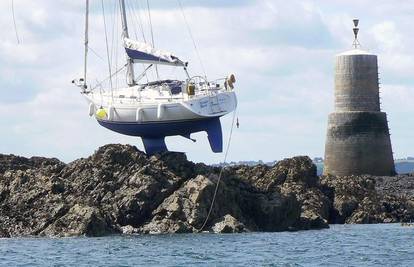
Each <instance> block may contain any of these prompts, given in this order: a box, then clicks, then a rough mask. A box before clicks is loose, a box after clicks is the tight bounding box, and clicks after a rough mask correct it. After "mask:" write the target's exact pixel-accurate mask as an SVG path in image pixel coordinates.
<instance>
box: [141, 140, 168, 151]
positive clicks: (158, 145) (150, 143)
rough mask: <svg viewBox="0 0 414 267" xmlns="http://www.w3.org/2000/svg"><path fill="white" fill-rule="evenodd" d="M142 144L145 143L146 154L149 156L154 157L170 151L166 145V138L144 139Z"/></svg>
mask: <svg viewBox="0 0 414 267" xmlns="http://www.w3.org/2000/svg"><path fill="white" fill-rule="evenodd" d="M142 143H144V148H145V152H146V153H147V154H148V155H154V154H156V153H162V152H166V151H168V148H167V145H166V144H165V139H164V137H161V138H146V137H142Z"/></svg>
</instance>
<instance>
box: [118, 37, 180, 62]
mask: <svg viewBox="0 0 414 267" xmlns="http://www.w3.org/2000/svg"><path fill="white" fill-rule="evenodd" d="M124 46H125V50H126V53H127V55H128V56H129V57H130V58H132V59H133V60H134V62H136V63H148V64H164V65H172V66H185V65H186V63H185V62H183V61H181V60H180V59H179V58H177V57H176V56H174V55H173V54H171V53H170V52H167V51H163V50H158V49H155V48H153V47H152V46H151V45H149V44H146V43H141V42H138V41H135V40H132V39H129V38H124Z"/></svg>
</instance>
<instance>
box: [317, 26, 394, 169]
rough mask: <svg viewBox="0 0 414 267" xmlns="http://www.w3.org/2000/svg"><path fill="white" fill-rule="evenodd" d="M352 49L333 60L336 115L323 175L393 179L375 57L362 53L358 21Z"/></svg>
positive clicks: (331, 117) (330, 122) (330, 128)
mask: <svg viewBox="0 0 414 267" xmlns="http://www.w3.org/2000/svg"><path fill="white" fill-rule="evenodd" d="M354 25H355V27H354V29H353V30H354V35H355V39H354V43H353V49H352V50H350V51H346V52H344V53H341V54H339V55H337V56H336V60H335V111H334V112H333V113H331V114H330V115H329V118H328V132H327V139H326V144H325V167H324V174H332V175H337V176H345V175H359V174H371V175H393V174H395V168H394V159H393V153H392V147H391V140H390V134H389V129H388V122H387V115H386V114H385V112H381V107H380V101H379V86H378V84H379V82H378V63H377V56H376V55H373V54H370V53H368V52H365V51H363V50H361V49H360V48H359V47H360V44H359V42H358V38H357V37H358V30H359V29H358V28H357V27H358V20H357V19H355V20H354Z"/></svg>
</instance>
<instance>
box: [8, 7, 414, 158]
mask: <svg viewBox="0 0 414 267" xmlns="http://www.w3.org/2000/svg"><path fill="white" fill-rule="evenodd" d="M90 2H91V4H92V7H91V16H90V21H91V22H90V24H91V25H90V46H91V48H92V49H93V51H94V52H90V57H89V64H88V75H89V77H90V81H91V82H92V83H95V84H96V83H97V81H99V80H102V79H104V78H106V77H107V76H108V66H107V60H105V59H106V57H107V54H106V45H105V28H104V26H103V16H102V14H103V13H102V5H101V1H100V0H90ZM11 3H12V1H11V0H4V1H1V2H0V25H1V26H2V34H1V35H0V121H1V124H0V153H3V154H17V155H22V156H35V155H38V156H46V157H57V158H59V159H61V160H63V161H65V162H70V161H72V160H75V159H77V158H80V157H87V156H89V155H90V154H92V153H93V152H94V151H95V150H96V149H97V148H98V147H99V146H102V145H105V144H108V143H122V144H131V145H136V146H137V147H138V148H139V149H141V150H142V149H143V146H142V142H141V140H140V139H139V138H136V137H128V136H122V135H119V134H117V133H113V132H111V131H109V130H107V129H105V128H102V127H100V126H99V125H98V124H97V122H96V121H95V120H94V119H93V118H91V117H89V116H88V105H87V103H86V101H85V100H84V99H83V97H82V95H81V94H80V92H79V88H77V87H75V86H73V85H72V84H71V81H72V80H73V79H74V78H79V77H82V70H83V34H84V9H85V7H84V4H85V1H81V0H73V1H67V0H37V1H31V0H14V9H15V21H16V28H17V36H18V38H17V36H16V32H15V30H14V26H13V14H12V5H11ZM103 3H104V9H105V19H106V25H107V32H108V39H109V42H108V43H109V45H110V48H109V49H110V58H111V59H112V60H111V62H112V66H111V67H112V68H113V69H114V70H115V69H116V67H117V66H121V65H122V64H124V63H123V62H124V60H125V58H124V55H123V54H122V53H121V52H122V51H121V47H120V32H119V29H118V28H119V20H118V18H119V17H118V12H116V10H117V9H116V6H115V5H114V3H115V1H112V0H103ZM181 3H182V6H183V10H184V15H185V18H186V21H187V23H188V25H189V28H190V30H191V33H192V35H193V37H194V41H195V43H196V47H197V50H198V53H197V51H196V49H195V48H194V45H193V43H192V40H191V34H190V33H189V30H188V28H187V26H186V23H185V20H184V18H183V13H182V12H181V9H180V7H179V4H178V1H177V0H169V1H165V0H163V1H161V0H150V1H149V4H150V7H151V9H150V10H151V21H152V26H153V33H154V44H155V46H156V47H157V48H161V49H164V50H168V51H173V52H174V53H175V54H176V55H177V56H179V57H180V58H183V59H186V60H188V61H189V62H190V67H189V71H190V73H191V74H192V75H197V74H203V72H204V71H205V72H206V74H207V76H208V77H209V78H210V79H217V78H223V77H226V76H227V75H229V74H231V73H234V74H235V76H236V80H237V81H236V92H237V96H238V109H237V111H236V112H237V117H238V119H239V122H240V128H235V129H234V132H233V135H232V139H231V145H230V150H229V154H228V161H241V160H263V161H273V160H280V159H283V158H287V157H292V156H296V155H308V156H310V157H320V156H321V157H323V155H324V144H325V135H326V129H327V119H328V114H329V113H330V112H332V111H333V110H334V99H333V95H334V90H333V86H334V85H333V83H334V81H333V71H334V69H333V64H334V59H335V55H336V54H338V53H340V52H343V51H345V50H349V49H350V48H351V44H352V41H353V34H352V27H353V24H352V19H353V18H355V17H357V18H359V19H360V25H359V26H360V34H359V40H360V43H361V45H362V49H364V50H367V51H369V52H372V53H375V54H377V55H378V60H379V72H380V79H381V89H380V92H381V97H382V100H381V101H382V110H384V111H385V112H387V114H388V120H389V127H390V131H391V142H392V145H393V151H394V157H395V158H402V157H407V156H410V155H411V156H412V155H414V140H413V138H412V137H413V132H414V116H413V114H414V104H413V103H414V77H413V72H414V54H413V52H412V51H413V50H412V48H413V47H414V35H413V34H412V21H413V19H414V2H413V1H412V0H407V1H404V0H400V1H384V0H382V1H381V0H379V1H367V0H347V1H340V0H329V1H328V0H326V1H325V0H320V1H311V0H290V1H281V0H274V1H270V0H257V1H252V0H243V1H230V0H220V1H219V0H214V1H199V0H181ZM127 7H128V11H129V13H128V16H129V18H130V20H129V24H130V25H129V26H130V32H131V36H132V37H133V38H138V39H144V37H145V38H146V39H148V40H150V31H149V29H150V27H149V20H148V12H147V9H146V1H145V0H127ZM140 22H141V23H140ZM141 26H142V28H143V31H141ZM198 55H199V56H198ZM200 62H201V63H200ZM203 69H204V70H203ZM161 73H162V77H164V78H169V77H173V78H176V77H181V75H182V73H181V70H177V69H176V68H174V69H173V70H171V69H162V70H161ZM116 84H119V85H123V84H124V78H123V77H120V78H118V79H117V80H116ZM231 118H232V115H231V114H230V115H227V116H225V117H223V118H222V119H221V122H222V127H223V134H224V143H225V144H227V142H228V140H229V132H230V128H231ZM192 137H193V138H195V139H197V142H196V143H192V142H191V141H190V140H187V139H184V138H182V137H170V138H167V139H166V142H167V146H168V147H169V149H170V150H172V151H184V152H186V154H187V157H188V158H189V159H190V160H192V161H195V162H205V163H217V162H221V161H223V158H224V153H219V154H214V153H213V152H211V150H210V148H209V145H208V141H207V137H206V133H197V134H193V135H192Z"/></svg>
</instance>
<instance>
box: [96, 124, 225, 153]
mask: <svg viewBox="0 0 414 267" xmlns="http://www.w3.org/2000/svg"><path fill="white" fill-rule="evenodd" d="M98 123H99V124H100V125H102V126H103V127H105V128H108V129H110V130H112V131H115V132H117V133H121V134H125V135H130V136H139V137H141V138H142V141H143V143H144V148H145V151H146V153H147V154H149V155H152V154H155V153H159V152H165V151H168V149H167V146H166V144H165V137H166V136H174V135H181V136H183V137H186V138H189V139H190V135H191V134H192V133H196V132H202V131H205V132H207V135H208V141H209V143H210V147H211V150H212V151H213V152H215V153H220V152H222V151H223V134H222V129H221V123H220V118H219V117H214V118H208V119H200V120H188V121H169V122H146V123H138V122H114V121H104V120H98ZM191 140H192V139H191ZM193 141H194V140H193Z"/></svg>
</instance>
